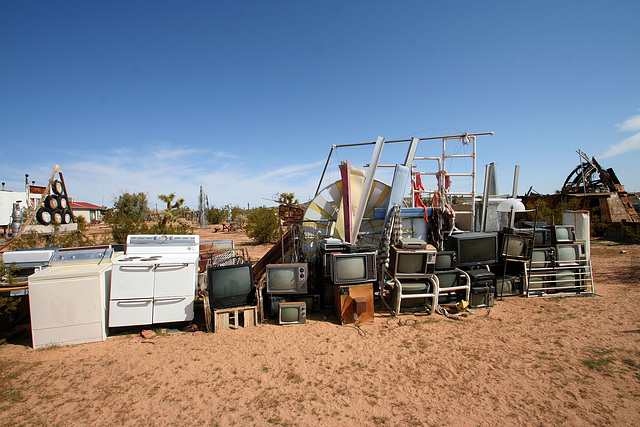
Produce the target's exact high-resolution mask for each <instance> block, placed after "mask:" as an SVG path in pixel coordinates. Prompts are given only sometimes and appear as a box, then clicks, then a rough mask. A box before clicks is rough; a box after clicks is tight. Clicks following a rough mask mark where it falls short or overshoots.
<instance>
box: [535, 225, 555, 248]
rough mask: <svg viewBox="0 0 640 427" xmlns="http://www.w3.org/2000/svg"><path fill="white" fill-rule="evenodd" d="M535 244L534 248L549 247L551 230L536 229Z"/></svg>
mask: <svg viewBox="0 0 640 427" xmlns="http://www.w3.org/2000/svg"><path fill="white" fill-rule="evenodd" d="M533 244H534V246H549V245H550V244H551V230H549V229H548V228H539V229H536V235H535V238H534V239H533Z"/></svg>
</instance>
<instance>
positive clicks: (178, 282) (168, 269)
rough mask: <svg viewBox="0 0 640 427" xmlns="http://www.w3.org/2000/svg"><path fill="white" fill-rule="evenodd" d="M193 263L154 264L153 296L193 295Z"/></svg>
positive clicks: (194, 268) (194, 267) (194, 283)
mask: <svg viewBox="0 0 640 427" xmlns="http://www.w3.org/2000/svg"><path fill="white" fill-rule="evenodd" d="M196 280H197V276H196V265H195V263H186V262H185V263H167V264H158V265H156V277H155V289H154V293H153V296H154V297H155V298H164V297H176V296H194V295H195V293H196Z"/></svg>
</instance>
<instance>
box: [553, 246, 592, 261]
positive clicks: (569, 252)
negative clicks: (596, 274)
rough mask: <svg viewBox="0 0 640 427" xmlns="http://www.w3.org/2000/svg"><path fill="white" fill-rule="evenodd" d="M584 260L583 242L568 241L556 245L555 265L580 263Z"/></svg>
mask: <svg viewBox="0 0 640 427" xmlns="http://www.w3.org/2000/svg"><path fill="white" fill-rule="evenodd" d="M585 260H586V254H585V250H584V244H581V243H569V244H564V245H556V265H557V266H559V267H566V266H572V265H578V264H581V263H582V262H583V261H585Z"/></svg>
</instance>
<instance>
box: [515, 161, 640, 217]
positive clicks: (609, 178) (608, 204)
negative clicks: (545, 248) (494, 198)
mask: <svg viewBox="0 0 640 427" xmlns="http://www.w3.org/2000/svg"><path fill="white" fill-rule="evenodd" d="M578 154H579V155H580V164H579V165H578V166H576V168H575V169H574V170H573V171H572V172H571V173H570V174H569V176H568V177H567V179H566V180H565V182H564V185H563V186H562V190H561V191H560V194H557V195H555V196H540V195H531V194H530V193H531V190H530V191H529V193H528V194H527V195H526V196H525V197H524V198H523V201H524V202H525V203H526V202H531V201H535V200H537V199H539V198H542V199H545V200H546V201H547V203H549V204H550V205H555V204H557V203H563V202H564V203H566V202H567V201H568V200H569V199H570V198H576V199H578V200H579V205H580V209H584V210H590V211H591V210H596V209H598V210H599V215H600V216H601V218H602V220H603V221H604V222H606V223H611V224H616V223H617V224H620V223H640V216H638V212H637V211H636V209H635V208H634V206H633V204H632V202H631V198H630V196H629V193H627V191H626V190H625V188H624V185H622V184H621V183H620V181H619V180H618V177H617V176H616V174H615V172H614V171H613V169H612V168H608V169H604V168H603V167H602V166H600V164H599V163H598V162H597V161H596V159H595V157H592V158H591V159H589V157H588V156H587V155H586V154H585V153H584V152H582V151H581V150H578Z"/></svg>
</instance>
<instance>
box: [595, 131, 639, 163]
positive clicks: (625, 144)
mask: <svg viewBox="0 0 640 427" xmlns="http://www.w3.org/2000/svg"><path fill="white" fill-rule="evenodd" d="M636 150H640V132H638V133H636V134H635V135H633V136H630V137H629V138H626V139H623V140H622V141H620V142H618V143H617V144H614V145H611V146H609V149H608V150H607V151H606V152H605V153H604V154H603V155H602V156H600V158H602V159H604V158H607V157H613V156H617V155H619V154H624V153H628V152H629V151H636Z"/></svg>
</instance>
